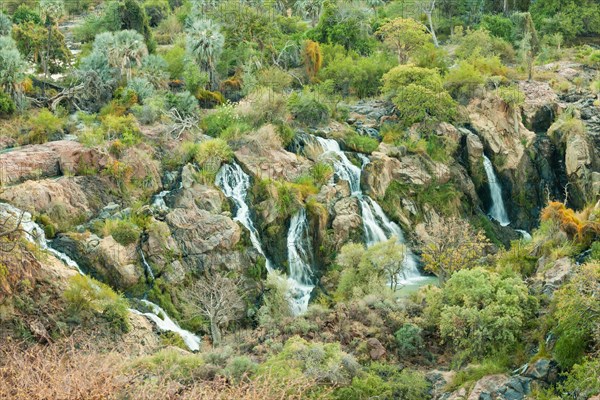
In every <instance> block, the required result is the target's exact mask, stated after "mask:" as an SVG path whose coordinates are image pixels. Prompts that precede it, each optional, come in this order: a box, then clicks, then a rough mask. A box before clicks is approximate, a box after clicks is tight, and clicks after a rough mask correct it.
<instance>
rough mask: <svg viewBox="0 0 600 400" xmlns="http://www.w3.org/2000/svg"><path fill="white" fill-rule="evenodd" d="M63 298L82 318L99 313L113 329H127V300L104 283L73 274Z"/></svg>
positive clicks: (72, 310) (120, 330)
mask: <svg viewBox="0 0 600 400" xmlns="http://www.w3.org/2000/svg"><path fill="white" fill-rule="evenodd" d="M64 298H65V300H66V301H67V303H68V304H69V308H70V310H71V312H73V313H74V314H75V315H78V316H80V317H82V318H85V317H89V316H91V315H99V316H101V317H102V318H104V319H106V320H107V321H108V322H109V323H110V326H111V328H113V329H114V330H115V331H117V332H128V331H129V310H128V307H129V305H128V303H127V300H125V299H124V298H123V297H122V296H120V295H118V294H117V293H115V292H114V291H113V290H112V289H111V288H110V287H109V286H107V285H105V284H104V283H102V282H98V281H97V280H95V279H93V278H89V277H87V276H84V275H75V276H73V277H72V278H71V280H70V281H69V287H68V288H67V289H66V290H65V292H64Z"/></svg>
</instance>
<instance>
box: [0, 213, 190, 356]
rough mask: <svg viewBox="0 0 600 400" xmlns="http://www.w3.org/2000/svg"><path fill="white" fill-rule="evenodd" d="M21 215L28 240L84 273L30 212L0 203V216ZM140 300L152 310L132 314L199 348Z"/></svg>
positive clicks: (187, 334) (16, 217) (151, 305)
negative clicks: (59, 249)
mask: <svg viewBox="0 0 600 400" xmlns="http://www.w3.org/2000/svg"><path fill="white" fill-rule="evenodd" d="M21 215H22V219H21V224H20V225H21V229H22V230H23V231H24V232H25V238H26V239H27V240H28V241H29V242H31V243H33V244H35V245H37V246H38V247H39V248H40V249H41V250H43V251H47V252H48V253H50V254H52V255H53V256H55V257H56V258H57V259H59V260H61V261H62V262H64V263H65V264H66V265H67V266H69V267H71V268H73V269H75V270H77V271H78V272H79V273H80V274H82V275H84V273H83V271H82V270H81V268H79V265H78V264H77V262H75V261H74V260H73V259H71V258H70V257H69V256H67V255H66V254H64V253H61V252H60V251H58V250H55V249H53V248H52V247H50V245H49V244H50V241H49V240H48V239H47V238H46V234H45V233H44V230H43V229H42V227H40V226H39V225H38V224H37V223H35V222H34V221H33V219H32V216H31V214H30V213H28V212H25V213H23V212H22V211H21V210H19V209H18V208H16V207H14V206H12V205H10V204H6V203H0V217H2V218H12V219H14V223H16V222H17V221H18V220H19V217H20V216H21ZM10 223H13V222H10ZM142 260H143V263H144V266H145V267H146V268H147V270H148V271H149V273H150V274H152V269H150V266H149V265H148V263H147V262H146V258H145V257H144V254H143V253H142ZM152 276H153V275H152ZM140 301H141V302H142V303H144V304H146V305H147V306H148V307H149V308H150V309H151V310H152V312H141V311H138V310H134V309H129V311H131V312H132V313H134V314H138V315H144V316H146V317H147V318H149V319H150V320H151V321H153V322H154V323H155V324H156V326H157V327H158V329H159V330H161V331H169V332H175V333H176V334H178V335H179V336H181V338H182V339H183V341H184V342H185V344H186V345H187V346H188V348H189V349H190V350H192V351H196V350H198V349H199V348H200V343H201V339H200V338H199V337H198V336H196V335H194V334H193V333H191V332H189V331H186V330H185V329H182V328H180V327H179V325H177V323H176V322H174V321H173V320H172V319H171V318H170V317H169V315H168V314H167V313H166V312H165V311H164V310H163V309H162V308H160V307H159V306H158V305H156V304H154V303H151V302H149V301H148V300H140Z"/></svg>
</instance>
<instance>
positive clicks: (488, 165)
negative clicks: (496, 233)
mask: <svg viewBox="0 0 600 400" xmlns="http://www.w3.org/2000/svg"><path fill="white" fill-rule="evenodd" d="M483 167H484V169H485V174H486V175H487V180H488V184H489V187H490V195H491V198H492V207H491V208H490V211H489V215H490V217H492V218H493V219H495V220H496V221H498V223H499V224H500V225H502V226H506V225H508V224H510V220H509V219H508V215H507V214H506V209H505V208H504V201H503V200H502V188H501V187H500V183H499V181H498V178H497V177H496V173H495V172H494V166H493V165H492V162H491V161H490V159H489V158H487V157H486V156H485V154H484V155H483Z"/></svg>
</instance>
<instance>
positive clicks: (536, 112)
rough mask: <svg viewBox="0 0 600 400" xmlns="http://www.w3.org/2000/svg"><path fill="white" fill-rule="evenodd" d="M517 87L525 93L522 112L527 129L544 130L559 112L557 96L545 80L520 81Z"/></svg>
mask: <svg viewBox="0 0 600 400" xmlns="http://www.w3.org/2000/svg"><path fill="white" fill-rule="evenodd" d="M519 88H520V89H521V91H522V92H523V93H524V94H525V102H524V103H523V105H522V107H521V108H522V114H523V117H524V120H525V126H526V127H527V129H531V130H532V131H534V132H545V131H547V130H548V128H550V125H552V123H553V122H554V118H556V116H557V115H558V112H559V98H558V95H557V94H556V92H554V90H553V89H552V87H551V86H550V84H548V83H547V82H537V81H520V82H519Z"/></svg>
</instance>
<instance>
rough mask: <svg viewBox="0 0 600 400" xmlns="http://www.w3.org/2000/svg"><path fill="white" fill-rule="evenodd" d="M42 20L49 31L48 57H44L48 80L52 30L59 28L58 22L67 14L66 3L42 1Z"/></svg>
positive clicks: (49, 0)
mask: <svg viewBox="0 0 600 400" xmlns="http://www.w3.org/2000/svg"><path fill="white" fill-rule="evenodd" d="M40 10H41V14H42V18H43V19H44V20H45V25H46V29H47V30H48V39H47V41H46V57H44V77H45V78H46V79H48V61H49V60H50V43H51V41H52V29H53V28H55V27H56V28H58V20H59V19H60V17H62V16H63V15H64V13H65V3H64V2H63V1H62V0H40Z"/></svg>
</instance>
